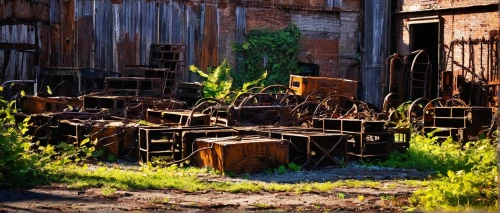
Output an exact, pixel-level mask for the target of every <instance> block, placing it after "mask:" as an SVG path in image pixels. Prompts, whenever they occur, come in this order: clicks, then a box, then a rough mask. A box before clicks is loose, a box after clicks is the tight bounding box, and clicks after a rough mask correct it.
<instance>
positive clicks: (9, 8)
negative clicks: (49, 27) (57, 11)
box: [0, 0, 50, 21]
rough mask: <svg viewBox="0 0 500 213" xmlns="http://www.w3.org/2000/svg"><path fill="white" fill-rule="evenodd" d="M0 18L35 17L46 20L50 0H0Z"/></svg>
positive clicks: (47, 18)
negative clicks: (36, 0)
mask: <svg viewBox="0 0 500 213" xmlns="http://www.w3.org/2000/svg"><path fill="white" fill-rule="evenodd" d="M0 8H2V13H0V19H36V20H43V21H48V20H49V19H50V17H49V10H50V0H39V1H38V2H36V3H34V2H33V1H26V0H24V1H21V0H7V1H0Z"/></svg>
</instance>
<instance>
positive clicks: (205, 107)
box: [185, 98, 224, 126]
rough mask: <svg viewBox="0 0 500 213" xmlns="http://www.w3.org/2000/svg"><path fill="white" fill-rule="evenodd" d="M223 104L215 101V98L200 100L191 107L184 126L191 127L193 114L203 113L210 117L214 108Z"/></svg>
mask: <svg viewBox="0 0 500 213" xmlns="http://www.w3.org/2000/svg"><path fill="white" fill-rule="evenodd" d="M223 104H224V103H223V102H222V101H220V100H217V99H215V98H202V99H200V100H198V101H197V102H196V105H195V106H194V107H193V109H192V110H191V113H190V114H189V117H188V119H187V121H186V125H185V126H190V125H191V120H192V119H193V115H194V114H195V113H197V112H198V113H203V114H207V115H210V116H212V115H213V113H214V112H215V111H216V110H215V107H216V106H222V105H223Z"/></svg>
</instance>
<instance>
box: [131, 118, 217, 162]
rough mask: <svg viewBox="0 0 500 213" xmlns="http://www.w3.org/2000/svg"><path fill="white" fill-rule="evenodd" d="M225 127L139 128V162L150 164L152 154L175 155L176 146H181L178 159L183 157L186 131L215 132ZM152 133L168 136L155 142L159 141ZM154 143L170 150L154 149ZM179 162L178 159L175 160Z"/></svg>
mask: <svg viewBox="0 0 500 213" xmlns="http://www.w3.org/2000/svg"><path fill="white" fill-rule="evenodd" d="M223 129H225V128H224V127H214V126H197V127H139V160H142V161H143V162H148V161H149V159H150V154H162V153H171V154H172V155H175V152H172V151H175V145H180V149H182V150H179V151H180V152H178V155H179V156H178V157H182V153H184V149H185V148H186V147H184V146H182V145H183V143H182V135H183V132H186V131H207V132H208V131H214V130H223ZM152 132H159V134H160V135H166V136H165V138H164V139H161V138H162V137H160V139H159V140H158V142H153V140H157V139H154V138H157V137H153V136H152V135H151V136H150V134H152ZM167 135H168V136H171V137H170V138H169V137H168V136H167ZM144 140H145V141H144ZM152 143H159V144H170V145H171V146H170V150H161V147H154V146H152V145H153V144H152ZM142 152H145V154H146V156H145V157H146V161H144V159H143V158H142V157H143V156H142ZM173 157H174V159H175V160H178V158H175V156H173Z"/></svg>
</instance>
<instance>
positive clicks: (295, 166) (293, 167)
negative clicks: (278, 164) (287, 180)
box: [288, 163, 302, 172]
mask: <svg viewBox="0 0 500 213" xmlns="http://www.w3.org/2000/svg"><path fill="white" fill-rule="evenodd" d="M288 168H289V169H290V170H292V171H294V172H298V171H300V170H301V169H302V167H301V166H299V165H297V164H295V163H289V164H288Z"/></svg>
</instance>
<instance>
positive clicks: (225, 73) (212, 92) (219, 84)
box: [189, 59, 233, 99]
mask: <svg viewBox="0 0 500 213" xmlns="http://www.w3.org/2000/svg"><path fill="white" fill-rule="evenodd" d="M189 69H190V70H191V71H192V72H196V73H198V75H200V76H201V77H202V78H204V79H205V80H204V81H203V96H204V97H207V98H208V97H209V98H217V99H221V98H223V97H224V96H225V95H226V94H228V93H229V91H230V89H231V86H232V84H233V78H232V77H231V76H229V73H230V70H231V67H230V66H229V62H228V61H227V59H224V60H223V61H222V63H221V64H220V65H219V66H218V67H217V68H215V69H212V68H210V67H209V68H208V70H207V73H208V74H207V73H205V72H203V71H202V70H200V69H199V68H197V67H195V66H194V65H191V66H189Z"/></svg>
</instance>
